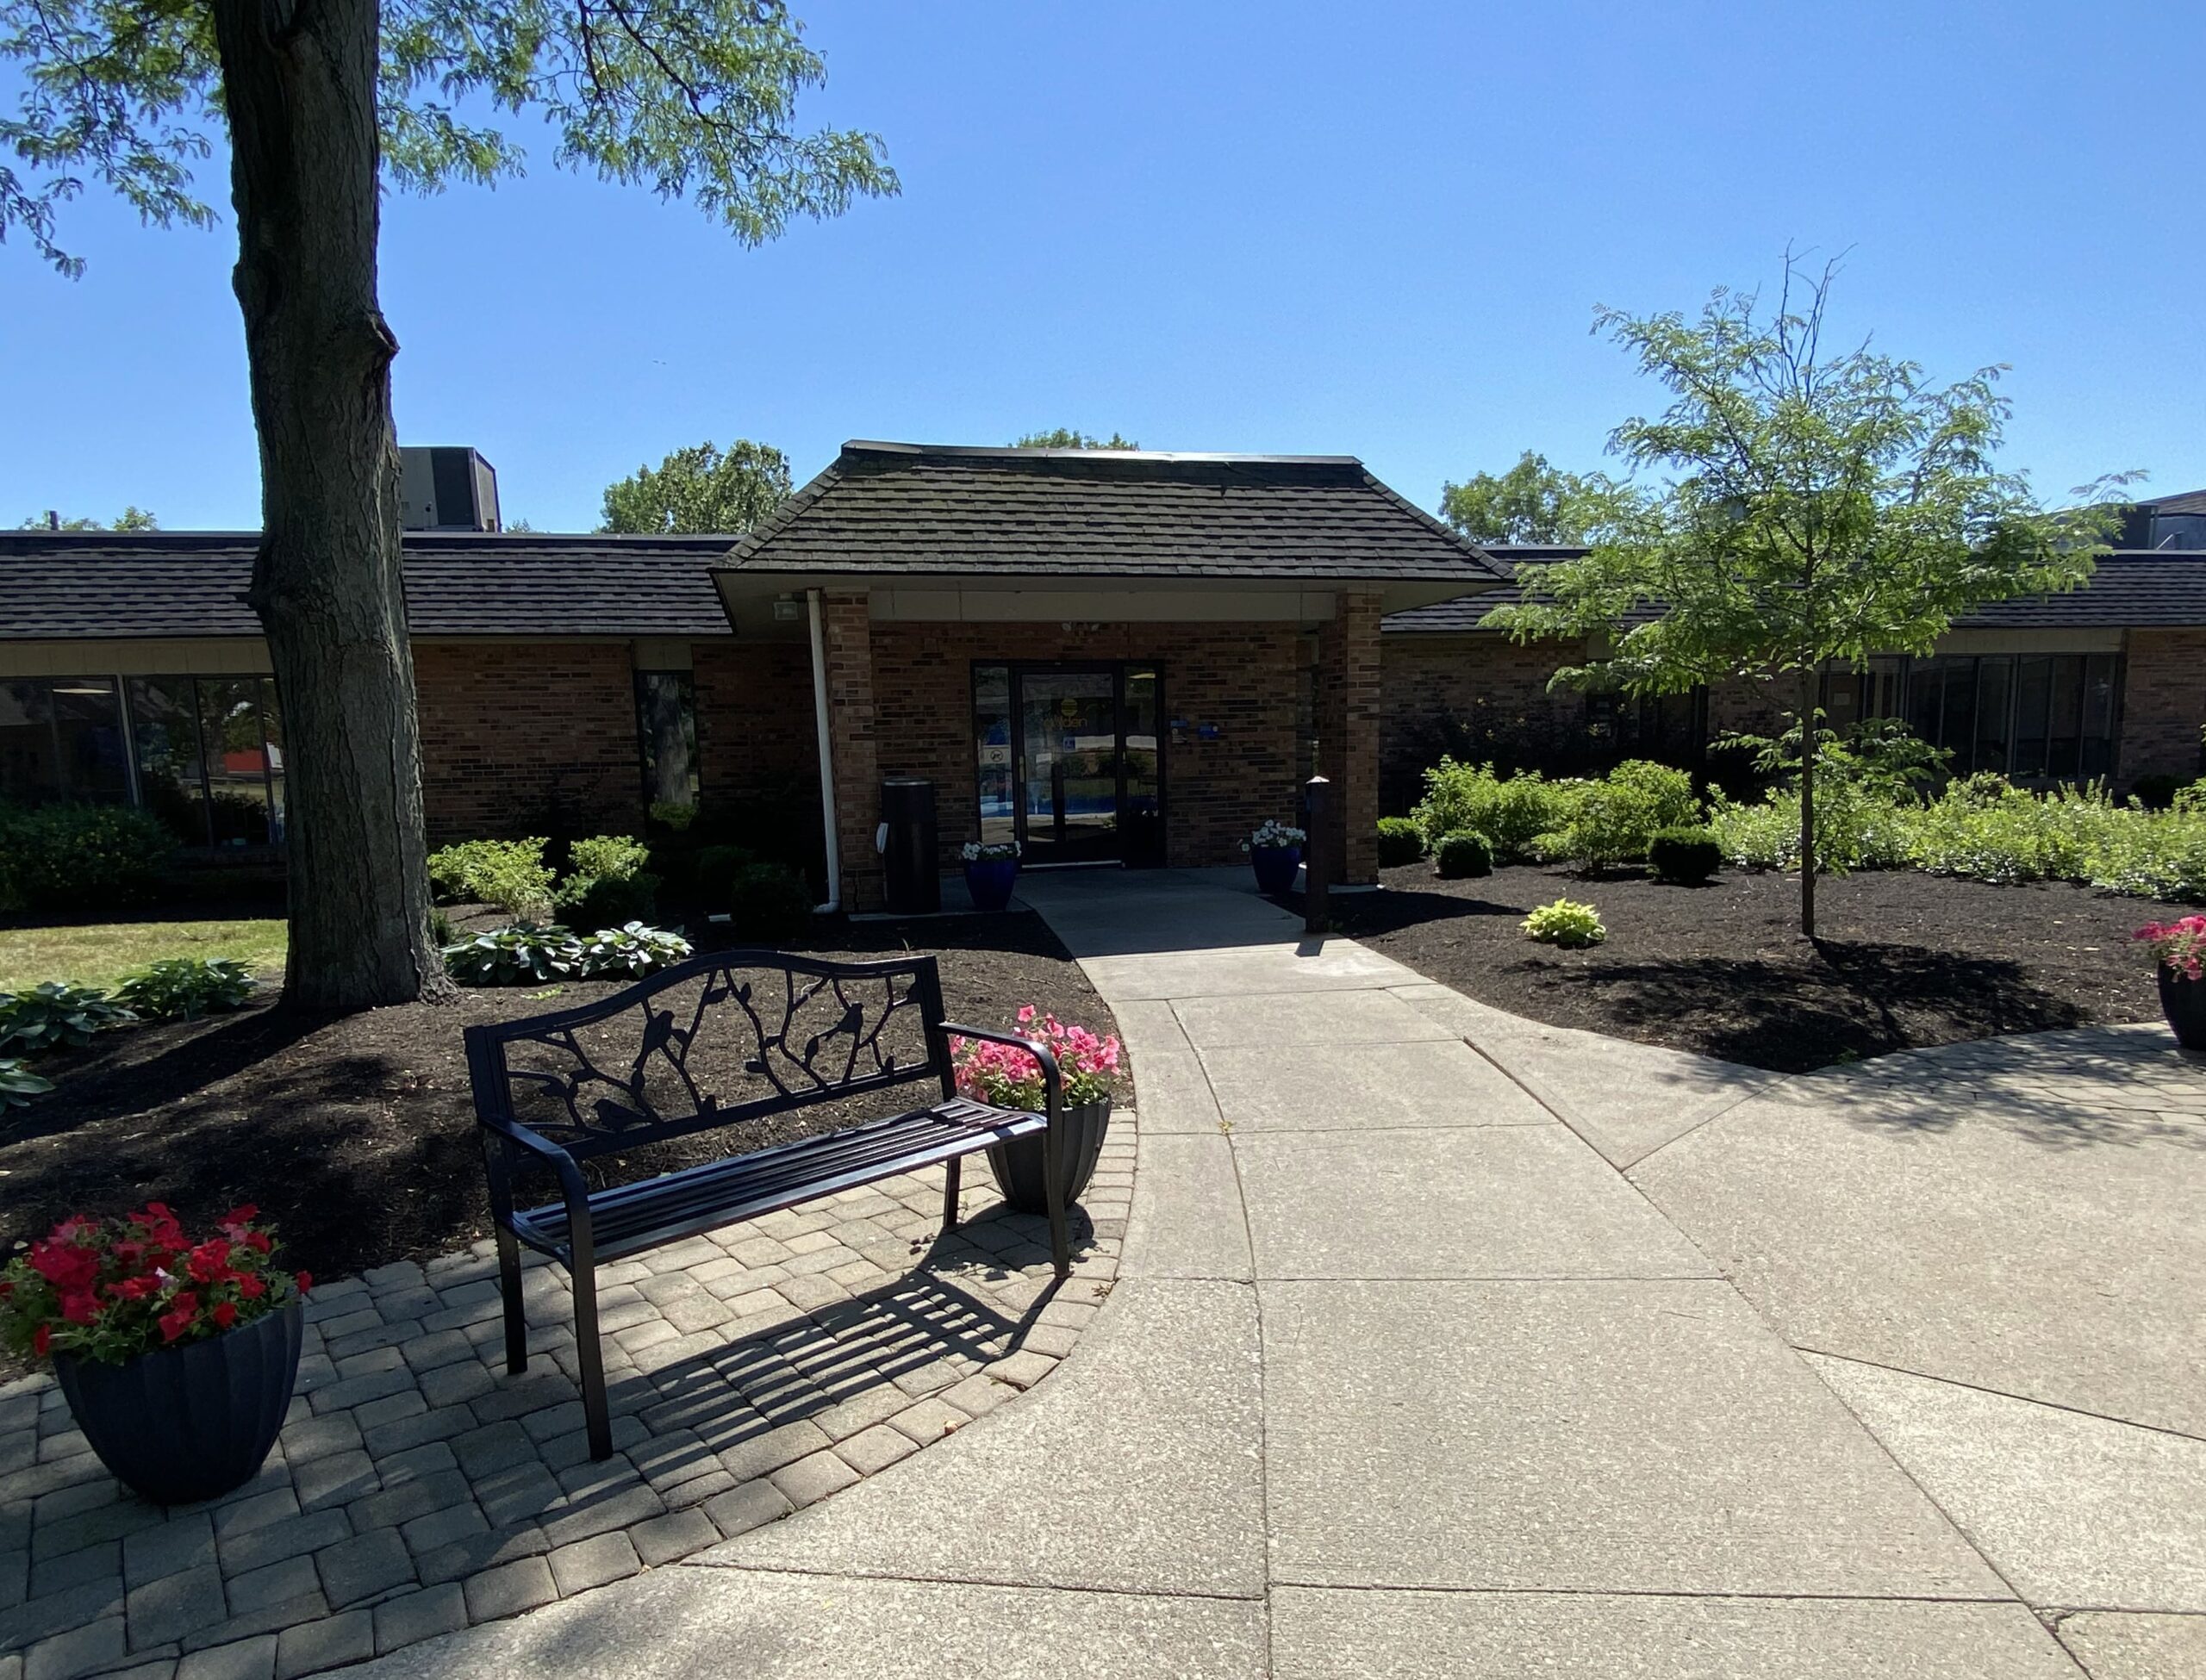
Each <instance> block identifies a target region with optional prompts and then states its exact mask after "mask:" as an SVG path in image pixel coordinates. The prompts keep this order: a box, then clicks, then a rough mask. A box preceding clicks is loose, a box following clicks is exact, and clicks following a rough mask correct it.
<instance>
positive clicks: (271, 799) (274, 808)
mask: <svg viewBox="0 0 2206 1680" xmlns="http://www.w3.org/2000/svg"><path fill="white" fill-rule="evenodd" d="M260 727H261V730H262V731H263V732H264V733H265V735H266V736H267V737H268V837H269V839H270V841H271V843H274V844H276V845H278V846H280V845H282V844H283V843H284V831H285V830H286V828H287V826H288V825H289V823H290V806H288V805H287V804H286V803H285V802H284V707H283V703H282V702H281V701H280V700H277V696H276V679H275V678H274V677H272V676H264V677H263V678H261V679H260Z"/></svg>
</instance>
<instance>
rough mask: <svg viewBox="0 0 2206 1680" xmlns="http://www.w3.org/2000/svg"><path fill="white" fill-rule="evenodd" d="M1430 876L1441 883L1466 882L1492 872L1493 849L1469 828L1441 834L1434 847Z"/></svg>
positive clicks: (1481, 836)
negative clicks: (1442, 881)
mask: <svg viewBox="0 0 2206 1680" xmlns="http://www.w3.org/2000/svg"><path fill="white" fill-rule="evenodd" d="M1432 860H1433V873H1434V874H1436V875H1438V876H1439V877H1440V878H1441V879H1442V880H1468V879H1470V878H1471V877H1473V876H1475V875H1490V874H1492V873H1493V848H1492V846H1490V845H1488V844H1487V843H1486V836H1484V835H1483V834H1479V833H1476V832H1474V831H1472V830H1470V829H1467V828H1466V829H1457V830H1456V831H1455V832H1454V833H1453V834H1443V835H1442V836H1441V837H1440V843H1439V844H1438V845H1437V846H1436V847H1434V848H1433V851H1432Z"/></svg>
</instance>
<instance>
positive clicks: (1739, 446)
mask: <svg viewBox="0 0 2206 1680" xmlns="http://www.w3.org/2000/svg"><path fill="white" fill-rule="evenodd" d="M1833 272H1834V271H1833V270H1832V269H1830V268H1825V269H1824V270H1823V271H1822V272H1821V273H1820V274H1817V275H1809V274H1805V273H1804V272H1803V271H1800V270H1799V269H1798V267H1797V266H1796V265H1795V264H1794V263H1793V262H1792V259H1791V258H1790V257H1789V256H1788V257H1787V259H1786V263H1785V285H1784V289H1783V290H1782V292H1781V293H1780V296H1779V300H1778V303H1777V307H1776V308H1775V309H1774V311H1773V312H1769V313H1767V314H1765V313H1764V312H1763V311H1762V310H1761V309H1760V307H1759V302H1758V300H1757V299H1756V298H1755V297H1754V296H1740V295H1737V294H1735V293H1732V292H1729V291H1726V290H1719V291H1717V293H1716V294H1715V295H1714V296H1712V297H1711V299H1710V301H1709V303H1708V305H1707V307H1706V308H1704V309H1703V310H1702V311H1701V313H1700V316H1699V318H1698V320H1686V318H1685V317H1684V316H1683V315H1681V314H1661V315H1653V316H1648V317H1646V318H1643V319H1642V318H1636V317H1634V316H1630V315H1627V314H1623V312H1621V311H1619V310H1614V309H1604V310H1602V311H1600V313H1599V314H1598V321H1599V324H1600V325H1601V326H1602V327H1606V328H1608V329H1609V330H1610V332H1611V334H1612V335H1613V337H1614V339H1615V340H1616V342H1617V343H1618V344H1620V345H1623V346H1624V347H1625V348H1626V349H1627V350H1629V351H1630V352H1631V354H1632V355H1633V356H1634V357H1635V358H1636V360H1637V361H1638V363H1639V366H1640V370H1641V371H1642V372H1644V373H1647V374H1650V375H1652V376H1654V377H1655V378H1656V379H1658V380H1660V381H1661V383H1663V384H1664V385H1666V386H1667V387H1668V388H1669V389H1670V390H1671V392H1672V393H1673V395H1674V399H1675V400H1674V401H1673V402H1672V404H1671V406H1670V407H1669V408H1667V409H1666V410H1665V411H1664V412H1663V413H1662V414H1660V415H1658V416H1656V417H1654V418H1653V419H1644V418H1642V419H1634V420H1626V421H1625V422H1624V423H1623V426H1619V427H1618V428H1617V431H1616V432H1615V433H1614V435H1613V436H1612V438H1611V440H1610V447H1611V450H1612V451H1614V452H1615V453H1617V454H1618V455H1620V456H1622V457H1623V458H1624V460H1626V461H1627V462H1629V463H1630V464H1631V466H1632V467H1633V468H1634V469H1635V470H1638V469H1658V470H1663V471H1665V472H1667V473H1668V474H1670V475H1673V476H1671V477H1670V478H1669V480H1668V482H1667V483H1666V484H1665V485H1663V487H1662V488H1661V489H1659V490H1657V491H1653V492H1646V493H1637V494H1619V495H1617V497H1616V498H1614V499H1613V500H1612V501H1611V504H1610V505H1609V507H1608V508H1607V510H1606V512H1605V515H1604V526H1603V528H1602V529H1601V530H1600V532H1598V535H1597V538H1596V540H1595V544H1594V546H1593V547H1592V550H1591V551H1589V552H1588V553H1587V554H1586V556H1585V557H1584V558H1582V559H1580V560H1572V561H1561V562H1556V563H1549V564H1546V565H1542V566H1541V567H1539V568H1538V569H1537V571H1536V581H1537V592H1536V594H1534V593H1532V592H1531V591H1530V590H1528V592H1527V599H1525V600H1524V601H1523V602H1522V603H1521V604H1517V605H1512V606H1507V607H1497V608H1495V609H1494V610H1493V611H1492V612H1491V613H1488V614H1487V615H1486V619H1484V621H1483V622H1484V623H1486V624H1487V625H1492V626H1494V627H1496V628H1499V629H1503V630H1506V631H1508V632H1510V633H1511V636H1512V637H1513V638H1515V639H1517V640H1518V641H1530V640H1534V639H1541V638H1550V637H1584V638H1588V645H1589V647H1591V648H1592V656H1591V657H1590V659H1589V663H1587V664H1586V665H1583V666H1580V667H1576V668H1573V669H1567V670H1566V671H1564V672H1562V673H1561V674H1559V676H1558V679H1557V680H1558V681H1571V682H1580V683H1586V682H1594V683H1599V684H1603V685H1612V686H1615V687H1617V688H1622V689H1623V690H1624V691H1625V692H1627V693H1631V694H1671V693H1678V692H1680V691H1683V690H1686V689H1690V688H1693V687H1694V686H1695V685H1697V684H1699V683H1704V682H1715V681H1723V680H1725V679H1743V680H1749V681H1751V680H1760V679H1768V680H1772V681H1777V682H1779V683H1780V684H1785V685H1788V686H1789V687H1790V688H1791V691H1792V704H1791V706H1790V708H1789V711H1788V713H1787V715H1788V717H1789V718H1790V719H1791V720H1792V726H1793V728H1794V729H1795V730H1796V731H1798V739H1799V740H1801V741H1807V742H1812V741H1814V740H1816V739H1817V738H1818V734H1819V731H1818V728H1817V719H1818V718H1819V717H1820V715H1821V714H1820V713H1819V712H1818V711H1817V704H1816V702H1817V689H1818V686H1819V684H1820V681H1821V675H1822V672H1823V668H1824V666H1825V665H1826V663H1829V662H1831V661H1835V660H1860V659H1865V658H1866V657H1868V656H1870V655H1871V654H1873V653H1913V654H1925V653H1928V652H1929V651H1930V650H1931V648H1932V646H1933V645H1934V644H1935V643H1936V641H1937V639H1938V638H1939V637H1940V636H1941V635H1942V634H1943V633H1944V632H1946V630H1947V628H1948V627H1949V626H1950V625H1951V624H1952V623H1953V620H1954V618H1955V616H1956V615H1958V614H1959V613H1963V612H1965V611H1966V609H1968V608H1969V607H1973V606H1975V605H1976V604H1978V603H1979V602H1981V601H1988V600H2007V599H2009V598H2011V597H2013V596H2016V595H2030V594H2043V593H2046V592H2048V591H2053V590H2063V589H2072V588H2076V587H2077V586H2078V585H2079V584H2081V583H2083V582H2085V581H2086V580H2087V579H2088V578H2089V577H2090V576H2091V567H2092V557H2093V556H2094V554H2095V553H2097V551H2099V548H2100V545H2101V539H2102V538H2103V536H2104V534H2105V532H2106V529H2107V526H2108V516H2107V514H2106V513H2104V512H2103V510H2102V509H2100V508H2098V507H2091V506H2088V505H2087V506H2083V507H2075V508H2071V509H2066V510H2061V511H2049V510H2047V509H2046V508H2044V507H2041V506H2040V505H2039V503H2038V501H2036V499H2035V496H2033V495H2032V494H2031V492H2030V489H2029V486H2028V483H2027V482H2025V481H2024V480H2023V479H2022V477H2020V476H2017V475H2015V474H2012V473H2007V472H2003V471H2001V470H1998V468H1997V466H1995V465H1994V464H1993V456H1994V455H1995V453H1996V452H1997V449H1998V447H1999V445H2000V442H2001V439H2002V435H2003V430H2004V427H2005V423H2006V420H2007V415H2008V411H2009V404H2008V402H2007V401H2006V399H2005V398H2003V397H2002V396H2000V395H1998V394H1997V390H1996V389H1995V381H1996V380H1997V376H1998V375H1999V373H2000V372H2001V371H2002V370H2000V369H1997V368H1987V369H1985V370H1983V371H1981V372H1979V373H1976V374H1974V375H1972V376H1970V377H1968V378H1966V379H1963V380H1961V381H1960V382H1959V383H1955V384H1952V385H1947V386H1943V387H1938V386H1934V385H1932V384H1931V383H1929V381H1928V380H1927V379H1926V378H1925V377H1924V375H1923V371H1922V369H1921V368H1920V367H1918V366H1917V365H1916V364H1914V363H1912V362H1908V361H1903V360H1900V359H1898V358H1894V357H1891V356H1886V355H1883V354H1881V353H1878V352H1873V351H1872V350H1871V349H1870V348H1869V347H1868V345H1866V343H1864V344H1862V345H1858V346H1856V347H1854V348H1853V349H1850V350H1846V351H1842V352H1835V353H1834V352H1829V351H1827V350H1826V349H1825V347H1824V345H1823V325H1824V309H1825V306H1826V303H1827V302H1828V301H1829V289H1830V282H1831V278H1832V276H1833ZM2113 482H2121V481H2120V480H2119V479H2111V480H2103V481H2101V482H2100V483H2099V484H2097V485H2094V486H2091V487H2088V488H2085V489H2084V490H2082V491H2079V492H2078V496H2079V497H2080V498H2082V499H2083V500H2084V501H2085V502H2086V503H2088V502H2090V501H2095V500H2102V499H2103V497H2102V494H2101V493H2102V491H2103V488H2105V487H2106V486H2107V485H2109V484H2110V483H2113ZM1525 575H1526V581H1527V582H1528V583H1530V582H1532V579H1533V575H1532V574H1531V571H1530V569H1529V568H1528V569H1526V574H1525ZM1650 610H1651V616H1648V617H1645V618H1644V619H1642V622H1639V623H1636V624H1632V625H1630V628H1629V629H1626V630H1624V631H1623V632H1622V633H1621V634H1618V633H1617V627H1618V625H1620V624H1623V623H1625V622H1626V621H1627V619H1628V616H1629V615H1630V614H1632V613H1635V612H1636V611H1638V612H1648V611H1650ZM1794 752H1795V755H1796V757H1797V763H1798V777H1799V787H1800V859H1801V864H1800V930H1801V932H1802V933H1803V934H1804V935H1806V936H1809V937H1810V938H1812V937H1813V936H1814V935H1815V930H1816V844H1815V835H1816V828H1815V821H1816V817H1815V812H1816V806H1815V798H1816V768H1817V767H1816V761H1817V752H1816V750H1814V748H1813V747H1812V746H1810V747H1808V748H1805V749H1802V748H1800V747H1798V746H1796V747H1795V748H1794Z"/></svg>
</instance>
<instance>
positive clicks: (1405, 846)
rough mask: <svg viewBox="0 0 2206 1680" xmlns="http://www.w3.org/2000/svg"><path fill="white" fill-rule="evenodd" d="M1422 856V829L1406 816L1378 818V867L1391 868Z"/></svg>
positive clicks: (1414, 860)
mask: <svg viewBox="0 0 2206 1680" xmlns="http://www.w3.org/2000/svg"><path fill="white" fill-rule="evenodd" d="M1423 856H1424V830H1423V829H1421V828H1419V827H1418V825H1417V824H1415V823H1413V822H1411V820H1410V819H1409V818H1406V817H1381V818H1380V819H1379V867H1380V868H1382V869H1392V868H1397V867H1398V866H1399V865H1401V864H1404V863H1414V862H1417V861H1418V859H1419V858H1420V857H1423Z"/></svg>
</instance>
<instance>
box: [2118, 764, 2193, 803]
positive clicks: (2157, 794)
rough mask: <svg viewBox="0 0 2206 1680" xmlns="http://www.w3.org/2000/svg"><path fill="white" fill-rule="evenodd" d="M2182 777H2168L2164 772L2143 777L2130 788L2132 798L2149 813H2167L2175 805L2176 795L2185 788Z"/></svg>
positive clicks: (2159, 771) (2155, 772)
mask: <svg viewBox="0 0 2206 1680" xmlns="http://www.w3.org/2000/svg"><path fill="white" fill-rule="evenodd" d="M2184 785H2185V784H2184V779H2183V778H2182V777H2181V776H2173V775H2168V774H2167V773H2166V772H2165V771H2164V770H2158V771H2154V772H2153V774H2152V775H2141V776H2139V777H2138V778H2137V780H2136V781H2134V782H2132V783H2131V784H2130V786H2129V792H2130V796H2131V797H2132V798H2134V800H2136V801H2137V803H2138V804H2140V805H2141V806H2144V807H2145V809H2146V810H2147V811H2165V810H2167V809H2169V808H2170V807H2171V806H2173V805H2174V804H2175V796H2176V794H2177V793H2178V792H2180V791H2181V790H2182V788H2183V787H2184Z"/></svg>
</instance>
